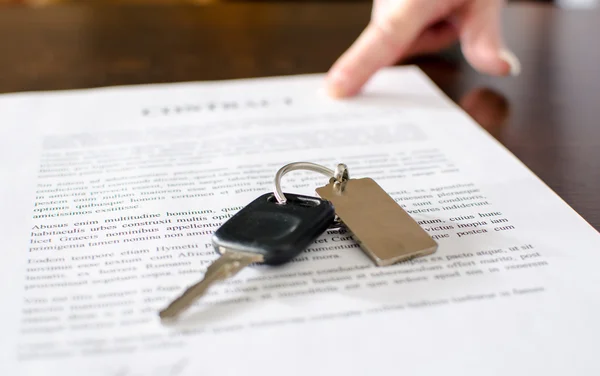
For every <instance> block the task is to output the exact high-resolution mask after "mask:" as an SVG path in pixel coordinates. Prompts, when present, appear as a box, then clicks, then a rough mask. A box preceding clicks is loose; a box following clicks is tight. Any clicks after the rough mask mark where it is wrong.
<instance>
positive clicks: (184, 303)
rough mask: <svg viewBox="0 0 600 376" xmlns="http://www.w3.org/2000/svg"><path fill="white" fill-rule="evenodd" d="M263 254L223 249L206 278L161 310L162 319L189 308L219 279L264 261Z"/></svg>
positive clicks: (209, 268) (208, 270) (207, 270)
mask: <svg viewBox="0 0 600 376" xmlns="http://www.w3.org/2000/svg"><path fill="white" fill-rule="evenodd" d="M262 261H263V256H262V255H260V254H257V253H242V252H234V251H223V254H222V256H221V257H219V258H218V259H216V260H215V261H214V262H213V263H212V264H210V265H209V267H208V268H207V269H206V273H205V274H204V278H203V279H202V280H201V281H199V282H198V283H196V284H194V285H192V286H190V287H188V288H187V289H186V290H185V291H184V292H183V294H181V295H180V296H179V297H178V298H177V299H175V300H173V302H171V304H169V305H168V306H167V307H166V308H165V309H163V310H162V311H160V313H159V316H160V318H161V319H170V318H173V317H175V316H177V315H179V314H180V313H181V312H183V311H184V310H185V309H187V308H188V307H189V306H190V305H192V303H193V302H194V301H195V300H196V299H198V298H199V297H201V296H202V295H204V292H205V291H206V290H207V289H208V288H209V287H210V286H211V285H212V284H213V283H214V282H217V281H222V280H224V279H227V278H230V277H232V276H234V275H236V274H237V273H238V272H239V271H240V270H242V269H243V268H245V267H246V266H248V265H250V264H253V263H256V262H262Z"/></svg>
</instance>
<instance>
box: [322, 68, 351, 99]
mask: <svg viewBox="0 0 600 376" xmlns="http://www.w3.org/2000/svg"><path fill="white" fill-rule="evenodd" d="M347 83H348V79H347V77H346V75H345V74H343V73H342V72H340V71H339V70H333V71H331V72H330V73H329V77H327V89H328V90H327V92H328V93H329V95H331V96H332V97H334V98H339V97H343V96H345V95H346V92H347V91H348V90H347Z"/></svg>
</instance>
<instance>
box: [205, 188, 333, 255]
mask: <svg viewBox="0 0 600 376" xmlns="http://www.w3.org/2000/svg"><path fill="white" fill-rule="evenodd" d="M285 197H286V198H287V202H286V203H285V204H279V203H278V202H277V199H276V198H275V196H274V195H273V194H272V193H267V194H264V195H262V196H260V197H258V198H257V199H256V200H254V201H252V202H251V203H250V204H248V205H247V206H246V207H244V208H243V209H241V210H240V211H238V212H237V213H236V214H235V215H234V216H233V217H231V218H229V219H228V220H227V221H226V222H225V223H223V225H221V227H219V229H217V231H215V233H214V234H213V237H212V241H213V245H214V246H215V248H216V250H217V252H219V253H220V254H222V253H223V252H224V251H238V252H251V253H259V254H261V255H263V258H264V261H263V263H264V264H269V265H279V264H284V263H286V262H288V261H290V260H291V259H293V258H294V257H296V256H297V255H298V254H300V253H301V252H302V251H303V250H304V249H306V248H307V247H308V246H309V245H310V244H311V243H312V242H313V241H314V240H315V239H317V238H318V237H319V236H320V235H321V234H322V233H323V232H325V230H327V229H328V228H329V226H330V225H331V224H332V223H333V221H334V220H335V209H334V207H333V204H332V203H331V202H330V201H326V200H322V199H320V198H316V197H309V196H301V195H295V194H290V193H286V194H285Z"/></svg>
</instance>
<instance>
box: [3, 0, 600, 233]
mask: <svg viewBox="0 0 600 376" xmlns="http://www.w3.org/2000/svg"><path fill="white" fill-rule="evenodd" d="M369 15H370V3H367V2H352V3H339V2H338V3H323V2H317V3H269V4H267V3H263V4H257V3H252V4H248V3H245V4H242V3H239V4H220V5H211V6H205V7H194V6H174V7H173V6H140V5H133V6H131V5H130V6H116V5H105V6H98V5H96V6H91V5H77V6H57V7H50V8H47V9H39V10H30V9H21V8H11V9H3V10H1V11H0V51H2V52H1V53H0V72H1V75H0V92H2V93H7V92H16V91H32V90H52V89H74V88H87V87H96V86H105V85H125V84H142V83H159V82H174V81H193V80H207V79H210V80H214V79H227V78H241V77H260V76H270V75H286V74H298V73H315V72H325V71H326V70H327V69H328V68H329V67H330V65H331V64H332V63H333V61H334V60H335V59H336V58H337V57H338V56H339V55H340V54H341V53H342V52H343V51H344V49H345V48H347V47H348V46H349V45H350V43H352V41H353V40H354V39H355V38H356V37H357V36H358V34H359V33H360V32H361V30H362V28H363V27H364V26H365V25H366V23H367V22H368V19H369ZM504 27H505V31H506V38H507V44H508V45H509V46H510V47H511V49H512V50H513V51H514V52H515V53H516V54H517V56H519V58H520V59H521V63H522V66H523V71H522V74H521V76H519V77H518V78H490V77H485V76H482V75H479V74H477V73H476V72H474V71H473V70H472V69H471V68H470V67H469V66H468V65H467V64H465V62H464V61H463V60H462V58H461V57H460V56H457V55H456V54H446V55H442V56H438V57H430V58H423V59H419V60H417V61H416V62H417V63H418V64H419V65H420V66H421V67H422V68H423V69H424V70H425V72H426V73H427V74H428V75H429V76H430V77H431V78H432V79H433V80H434V81H435V82H436V83H437V84H438V85H439V86H440V87H441V88H442V89H443V90H444V92H445V93H447V94H448V95H449V96H450V97H451V98H452V99H453V100H455V101H456V102H457V103H459V104H461V105H462V106H463V108H465V109H466V110H467V112H469V114H471V116H473V117H474V118H475V120H477V121H478V122H479V123H480V124H481V125H482V126H483V127H484V128H486V129H487V130H488V131H489V132H490V133H491V134H492V135H494V137H496V138H497V139H498V140H500V141H501V142H502V143H503V144H504V145H506V147H507V148H508V149H509V150H510V151H512V152H513V153H514V154H515V155H516V156H517V157H518V158H520V159H521V160H522V161H523V162H524V163H525V164H526V165H527V166H528V167H529V168H530V169H531V170H532V171H533V172H534V173H536V174H537V175H538V176H539V177H540V178H541V179H542V180H543V181H544V182H546V184H548V186H550V187H551V188H552V189H553V190H555V191H556V192H557V193H558V194H559V195H560V196H561V197H562V198H563V199H564V200H565V201H566V202H567V203H568V204H570V205H571V206H572V207H573V208H574V209H575V210H576V211H577V212H579V213H580V214H581V215H582V216H583V217H584V218H585V219H586V220H587V221H588V222H590V223H591V224H592V225H593V226H594V227H595V228H596V229H600V68H599V67H600V47H598V45H599V42H598V39H600V11H590V10H569V11H567V10H559V9H555V8H552V7H551V6H547V5H519V6H516V5H511V6H510V7H509V8H508V9H507V10H506V12H505V14H504ZM0 126H1V125H0Z"/></svg>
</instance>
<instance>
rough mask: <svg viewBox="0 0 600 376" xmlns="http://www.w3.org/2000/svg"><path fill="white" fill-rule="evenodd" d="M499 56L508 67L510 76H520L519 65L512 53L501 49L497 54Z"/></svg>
mask: <svg viewBox="0 0 600 376" xmlns="http://www.w3.org/2000/svg"><path fill="white" fill-rule="evenodd" d="M499 56H500V58H501V59H502V60H504V61H505V62H506V63H507V64H508V65H509V66H510V74H511V76H518V75H519V74H521V63H520V62H519V59H518V58H517V57H516V56H515V54H514V53H512V52H511V51H509V50H506V49H502V50H500V52H499Z"/></svg>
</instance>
